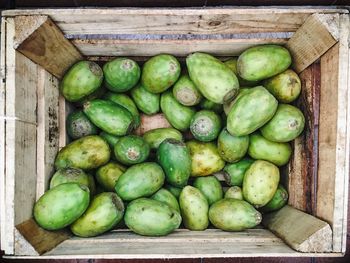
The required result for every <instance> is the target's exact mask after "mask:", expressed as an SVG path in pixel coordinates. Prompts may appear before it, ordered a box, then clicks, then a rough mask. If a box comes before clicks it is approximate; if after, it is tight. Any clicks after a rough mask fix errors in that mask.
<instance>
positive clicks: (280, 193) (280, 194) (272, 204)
mask: <svg viewBox="0 0 350 263" xmlns="http://www.w3.org/2000/svg"><path fill="white" fill-rule="evenodd" d="M287 201H288V192H287V190H286V189H285V188H284V187H283V185H281V184H280V185H278V188H277V190H276V192H275V194H274V195H273V197H272V199H271V200H270V201H269V202H268V203H267V204H266V205H264V206H263V207H261V208H260V209H259V210H260V211H261V212H263V213H268V212H272V211H276V210H278V209H280V208H282V207H283V206H285V205H286V204H287Z"/></svg>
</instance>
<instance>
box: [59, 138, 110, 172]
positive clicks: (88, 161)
mask: <svg viewBox="0 0 350 263" xmlns="http://www.w3.org/2000/svg"><path fill="white" fill-rule="evenodd" d="M110 155H111V153H110V149H109V146H108V144H107V142H106V141H105V140H104V139H102V138H101V137H100V136H97V135H89V136H85V137H83V138H80V139H78V140H76V141H73V142H71V143H70V144H68V145H66V146H65V147H63V148H62V149H61V150H60V151H59V152H58V154H57V156H56V160H55V167H56V170H58V169H61V168H68V167H74V168H80V169H83V170H91V169H95V168H97V167H99V166H101V165H104V164H106V163H107V162H108V161H109V158H110Z"/></svg>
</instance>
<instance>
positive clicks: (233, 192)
mask: <svg viewBox="0 0 350 263" xmlns="http://www.w3.org/2000/svg"><path fill="white" fill-rule="evenodd" d="M225 198H233V199H238V200H243V192H242V188H241V187H239V186H231V187H230V188H229V189H227V191H226V192H225Z"/></svg>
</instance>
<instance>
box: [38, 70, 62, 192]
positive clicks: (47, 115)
mask: <svg viewBox="0 0 350 263" xmlns="http://www.w3.org/2000/svg"><path fill="white" fill-rule="evenodd" d="M37 96H38V108H37V118H38V127H37V131H38V136H37V156H36V161H37V178H36V199H38V198H39V197H40V196H41V195H43V194H44V192H45V191H46V190H47V189H48V183H49V180H50V177H51V176H52V174H53V172H54V160H55V157H56V154H57V152H58V149H59V148H58V147H59V108H58V97H59V89H58V80H57V78H56V77H54V76H53V75H52V74H50V73H48V72H47V71H46V70H45V69H43V68H42V67H38V86H37Z"/></svg>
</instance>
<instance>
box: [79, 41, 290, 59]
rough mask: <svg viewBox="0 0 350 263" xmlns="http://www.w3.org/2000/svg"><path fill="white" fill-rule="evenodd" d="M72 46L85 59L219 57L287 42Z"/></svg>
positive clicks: (89, 43)
mask: <svg viewBox="0 0 350 263" xmlns="http://www.w3.org/2000/svg"><path fill="white" fill-rule="evenodd" d="M72 43H73V44H74V45H75V46H76V47H77V48H78V49H79V50H80V51H81V52H82V53H83V54H84V55H85V56H128V55H130V54H132V55H133V56H154V55H157V54H161V53H171V54H173V55H175V56H187V55H188V54H190V53H192V52H196V51H201V52H207V53H210V54H213V55H217V56H235V55H239V54H240V53H242V52H243V51H244V50H246V49H247V48H249V47H252V46H256V45H259V44H279V45H284V44H286V43H287V39H283V38H282V39H274V38H266V39H203V40H118V39H88V40H78V39H76V40H73V41H72Z"/></svg>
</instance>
